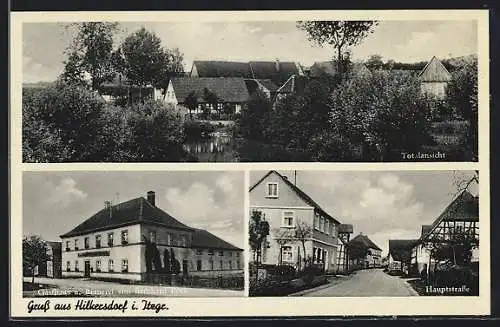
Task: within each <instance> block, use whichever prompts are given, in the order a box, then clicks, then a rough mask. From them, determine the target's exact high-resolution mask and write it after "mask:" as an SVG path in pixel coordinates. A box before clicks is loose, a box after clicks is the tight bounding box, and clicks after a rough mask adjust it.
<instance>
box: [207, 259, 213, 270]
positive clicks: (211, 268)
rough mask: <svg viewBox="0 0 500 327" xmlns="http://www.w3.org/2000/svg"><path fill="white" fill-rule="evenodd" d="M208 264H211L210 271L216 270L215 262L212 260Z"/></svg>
mask: <svg viewBox="0 0 500 327" xmlns="http://www.w3.org/2000/svg"><path fill="white" fill-rule="evenodd" d="M208 263H209V264H210V270H214V261H213V260H212V259H210V260H208Z"/></svg>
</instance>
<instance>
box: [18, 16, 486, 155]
mask: <svg viewBox="0 0 500 327" xmlns="http://www.w3.org/2000/svg"><path fill="white" fill-rule="evenodd" d="M415 17H418V16H415ZM478 35H479V33H478V20H474V19H467V20H378V21H377V20H357V21H353V20H345V21H341V20H330V21H325V20H295V21H282V20H276V21H269V20H265V21H264V20H263V21H254V20H251V21H239V20H238V21H234V20H227V21H203V20H202V21H182V22H179V21H170V22H169V21H162V22H158V21H150V22H149V21H140V22H130V21H92V22H90V21H89V22H72V23H65V22H45V23H39V22H36V23H34V22H24V23H23V24H22V159H23V162H25V163H44V162H50V163H53V162H54V163H55V162H422V161H432V162H443V161H444V162H457V161H460V162H474V161H478V130H479V128H478V121H480V120H479V119H478ZM485 37H486V36H485ZM479 58H481V56H479ZM486 115H487V110H486Z"/></svg>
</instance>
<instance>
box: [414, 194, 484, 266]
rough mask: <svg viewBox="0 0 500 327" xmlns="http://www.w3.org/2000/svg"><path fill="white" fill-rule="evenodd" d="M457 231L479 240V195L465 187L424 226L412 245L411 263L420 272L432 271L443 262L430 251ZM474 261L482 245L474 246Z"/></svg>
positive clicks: (451, 237) (458, 233)
mask: <svg viewBox="0 0 500 327" xmlns="http://www.w3.org/2000/svg"><path fill="white" fill-rule="evenodd" d="M457 235H466V236H469V237H472V238H475V239H476V240H479V197H478V196H474V195H472V194H471V193H470V192H469V191H468V190H464V191H462V192H461V193H460V194H459V195H458V196H457V197H455V199H454V200H453V201H452V202H451V203H450V204H449V205H448V206H447V207H446V208H445V209H444V210H443V212H442V213H441V214H440V215H439V216H438V217H437V218H436V219H435V220H434V222H433V223H432V224H431V225H424V226H422V233H421V236H420V238H419V239H418V240H417V241H416V242H414V243H413V246H412V248H411V267H412V269H414V270H415V272H416V273H418V274H422V273H424V274H428V273H429V271H430V270H431V269H434V267H435V266H436V265H437V264H438V263H439V262H436V261H435V260H434V259H433V258H432V257H431V255H430V247H432V245H433V244H440V243H441V244H446V243H447V242H448V241H449V240H450V239H453V238H454V237H455V236H457ZM471 262H472V263H473V264H478V262H479V246H478V245H477V246H474V247H473V248H472V257H471Z"/></svg>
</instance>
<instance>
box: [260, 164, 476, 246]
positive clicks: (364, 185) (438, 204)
mask: <svg viewBox="0 0 500 327" xmlns="http://www.w3.org/2000/svg"><path fill="white" fill-rule="evenodd" d="M266 173H267V172H263V171H258V172H257V171H255V172H252V173H251V174H250V185H253V184H254V183H256V182H257V181H258V180H259V179H260V178H262V177H263V176H264V175H265V174H266ZM279 173H280V174H282V175H284V176H287V177H288V179H289V180H290V181H292V182H293V181H294V173H293V171H279ZM468 176H473V172H468V171H465V172H464V171H460V172H453V171H355V172H353V171H345V172H341V171H297V180H296V183H297V184H296V185H297V186H298V187H299V188H300V189H302V190H303V191H304V192H306V194H308V195H309V196H310V197H311V198H312V199H313V200H314V201H316V203H318V204H319V205H320V206H321V207H322V208H323V209H324V210H325V211H326V212H327V213H329V214H330V215H331V216H333V217H334V218H336V219H337V220H338V221H340V222H341V223H344V224H352V225H353V227H354V233H353V235H351V238H352V237H354V236H356V235H358V234H359V233H363V235H366V236H368V237H369V238H370V239H371V240H372V241H373V242H374V243H375V244H377V245H378V246H379V247H380V248H381V249H382V254H383V255H386V254H387V251H388V247H389V239H416V238H418V237H419V236H420V232H421V226H422V225H430V224H431V223H432V222H433V221H434V220H435V219H436V218H437V217H438V216H439V215H440V214H441V212H442V211H443V210H444V209H445V208H446V206H447V205H448V204H450V203H451V201H452V200H453V198H454V197H455V196H456V194H457V186H456V184H455V183H454V181H456V180H460V179H464V178H467V177H468ZM470 192H471V193H472V194H474V195H477V192H478V190H477V184H473V185H471V187H470Z"/></svg>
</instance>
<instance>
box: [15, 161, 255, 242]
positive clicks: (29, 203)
mask: <svg viewBox="0 0 500 327" xmlns="http://www.w3.org/2000/svg"><path fill="white" fill-rule="evenodd" d="M243 182H244V174H243V173H242V172H217V171H210V172H207V171H196V172H195V171H176V172H169V171H147V172H144V171H134V172H132V171H120V172H117V171H102V172H98V171H89V172H82V171H67V172H24V175H23V234H25V235H29V234H37V235H40V236H41V237H42V238H43V239H45V240H48V241H57V240H59V235H61V234H63V233H66V232H69V231H70V230H71V229H73V228H74V227H76V226H77V225H78V224H80V223H82V222H83V221H84V220H85V219H87V218H90V217H91V216H92V215H93V214H94V213H96V212H98V211H99V210H101V209H102V208H104V201H106V200H109V201H113V203H115V204H116V203H118V202H124V201H127V200H130V199H133V198H137V197H140V196H143V197H146V192H147V191H155V192H156V205H157V206H158V207H159V208H161V209H163V210H164V211H165V212H167V213H169V214H170V215H172V216H173V217H174V218H176V219H177V220H179V221H181V222H182V223H184V224H186V225H188V226H191V227H195V228H203V229H206V230H208V231H209V232H211V233H213V234H215V235H217V236H219V237H221V238H222V239H224V240H225V241H227V242H229V243H231V244H233V245H236V246H238V247H240V248H243V247H244V243H245V240H246V237H245V236H244V226H245V225H244V215H245V211H244V210H245V209H244V207H243V205H244V196H243V194H244V193H243V192H244V189H243V188H244V184H243ZM117 193H118V194H117Z"/></svg>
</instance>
